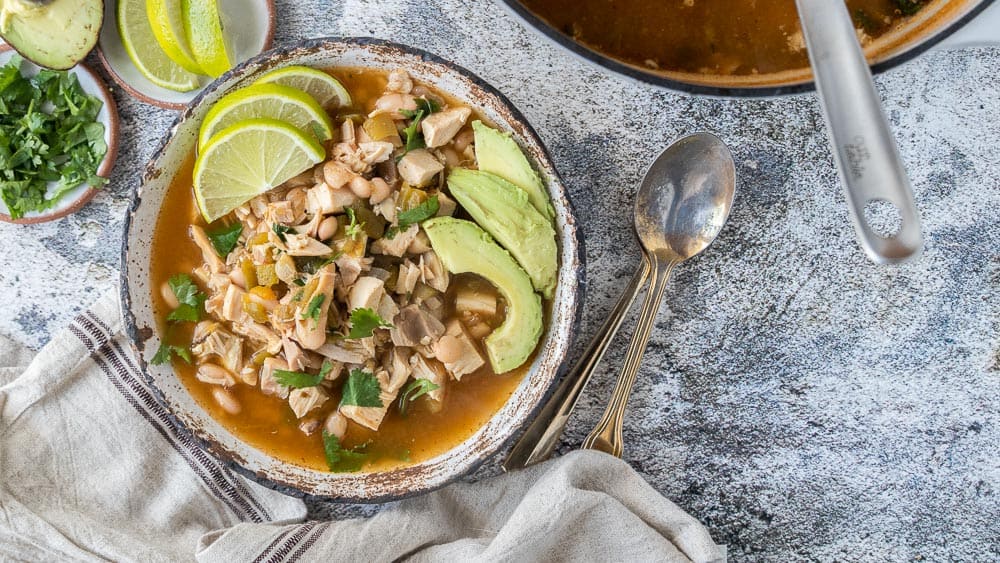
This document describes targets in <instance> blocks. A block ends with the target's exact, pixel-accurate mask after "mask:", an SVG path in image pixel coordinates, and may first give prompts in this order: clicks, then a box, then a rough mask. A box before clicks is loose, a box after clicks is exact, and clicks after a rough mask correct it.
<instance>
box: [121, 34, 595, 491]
mask: <svg viewBox="0 0 1000 563" xmlns="http://www.w3.org/2000/svg"><path fill="white" fill-rule="evenodd" d="M337 46H341V47H348V48H362V49H367V48H371V47H375V48H387V49H395V50H398V51H401V52H402V53H403V54H406V55H411V56H416V57H418V58H419V59H420V60H422V61H426V62H430V63H432V64H437V65H440V66H442V67H444V68H446V69H447V70H448V72H449V73H451V74H455V75H458V76H460V77H462V78H463V79H466V80H468V81H470V82H471V83H472V84H473V85H474V86H476V87H478V88H480V89H482V90H483V91H485V92H486V93H487V94H489V95H491V96H494V97H496V99H497V100H499V101H500V103H501V104H502V105H503V106H504V109H505V110H506V111H508V112H509V115H510V118H511V120H512V121H514V122H517V124H518V125H519V126H520V127H521V128H522V130H521V131H520V132H519V133H520V134H522V135H524V136H525V137H528V139H529V140H530V141H531V142H532V144H534V145H535V146H536V147H537V148H538V152H539V154H540V156H541V158H542V159H544V161H545V163H546V164H547V168H548V169H549V170H550V171H551V178H552V179H553V180H554V184H555V186H556V188H557V189H558V190H559V191H561V192H562V195H563V199H564V201H565V209H566V215H567V218H568V219H569V220H568V221H567V225H566V227H565V228H564V229H561V230H559V231H558V234H559V238H560V239H563V238H565V239H567V240H571V241H573V242H574V243H575V253H574V255H573V256H572V258H573V263H572V264H573V265H572V268H571V269H570V271H569V275H568V276H567V279H565V280H563V279H560V281H559V285H563V284H570V285H574V286H575V288H574V291H573V297H574V300H575V302H574V304H573V311H572V315H571V317H570V319H569V320H568V322H567V324H568V326H567V328H568V331H567V336H566V345H565V348H564V355H563V357H562V358H560V364H559V366H558V368H557V369H556V371H555V373H554V374H553V377H552V378H551V379H550V381H549V383H548V388H547V389H545V391H544V392H543V393H541V394H540V395H539V397H538V399H537V401H536V403H535V404H534V405H533V406H532V407H531V408H530V410H529V412H528V414H527V416H526V417H525V418H524V420H522V421H521V424H520V425H519V426H518V427H517V428H515V429H514V431H512V432H511V433H510V435H508V436H507V437H506V438H504V439H503V440H501V441H499V442H497V443H496V444H495V445H494V446H492V447H490V448H488V449H486V450H484V451H482V452H480V453H478V454H476V455H475V456H474V458H475V459H474V460H473V461H472V462H471V463H469V464H468V465H467V466H465V467H462V468H460V469H459V470H456V471H454V473H453V474H451V475H449V476H447V477H445V478H443V479H441V481H440V482H437V483H433V484H421V485H418V486H415V487H412V488H410V489H408V490H406V491H405V492H402V493H398V494H396V493H386V494H381V495H371V496H336V497H334V496H329V495H322V494H314V493H312V492H308V491H305V490H302V489H300V488H298V487H296V486H294V485H292V484H288V483H283V482H280V481H277V480H275V479H272V478H270V477H268V476H266V475H264V474H263V472H255V471H252V470H251V469H249V468H247V467H244V466H243V464H242V463H240V462H239V461H237V460H236V459H233V457H232V456H231V455H230V452H228V451H227V450H225V449H222V448H218V447H216V445H215V444H213V443H212V442H211V441H210V440H206V439H204V438H202V437H201V436H200V435H199V434H198V433H196V432H194V431H192V430H191V429H190V428H188V426H187V424H186V423H185V422H184V421H183V420H182V419H181V418H180V417H178V416H177V415H175V414H174V412H173V411H172V409H171V408H170V407H169V403H168V401H167V400H166V399H165V396H164V393H163V392H162V391H161V390H160V388H159V387H158V386H157V384H156V381H155V379H154V378H153V376H152V375H151V374H150V373H149V370H148V365H147V362H146V359H145V357H144V356H143V354H142V351H141V349H140V342H145V341H146V340H147V339H148V337H145V336H143V335H141V334H140V331H139V328H138V326H137V323H136V317H135V314H134V313H133V305H132V297H131V294H130V292H129V277H130V270H129V262H128V257H129V254H130V253H129V239H130V237H129V233H130V231H131V229H132V224H133V221H132V220H133V217H134V215H135V213H136V211H137V209H138V208H139V206H140V205H141V203H142V192H143V189H142V188H143V187H144V186H145V184H146V182H147V181H148V180H149V179H150V178H151V177H152V176H155V175H156V174H157V173H156V172H155V164H156V163H157V162H158V161H159V160H160V158H161V157H162V156H163V153H164V151H165V150H166V148H167V146H168V145H169V143H170V142H171V141H172V140H173V139H174V137H175V135H176V133H177V130H178V128H179V126H180V125H181V124H182V123H183V122H184V121H186V120H187V119H189V118H190V117H191V116H192V114H193V112H194V110H195V108H197V107H198V106H199V105H200V104H201V102H202V100H203V99H204V98H205V97H207V96H208V95H210V94H212V93H214V92H215V91H216V90H217V89H218V88H220V84H221V83H223V82H225V81H227V80H228V79H230V78H233V77H234V76H235V75H238V74H241V73H243V71H244V69H246V68H247V67H250V66H255V65H257V64H259V63H260V62H261V61H265V60H268V59H274V58H278V59H288V58H290V57H292V56H294V53H295V52H296V51H302V50H310V49H323V48H330V47H337ZM546 183H547V184H548V182H546ZM576 216H577V215H576V211H575V208H574V206H573V203H572V201H571V200H570V198H569V189H568V188H567V187H566V184H565V183H564V182H563V180H562V178H561V176H560V175H559V173H558V171H557V170H556V167H555V163H554V161H553V160H552V156H551V154H550V153H549V151H548V148H547V147H546V146H545V144H544V143H543V142H542V139H541V137H540V136H539V135H538V133H537V132H536V131H535V129H534V128H533V127H532V126H531V124H530V123H529V122H528V120H527V118H526V117H525V116H524V114H522V113H521V111H520V110H519V109H517V107H516V106H514V104H513V103H512V102H511V101H510V100H509V99H508V98H507V96H505V95H504V94H503V93H501V92H500V91H499V90H498V89H496V88H495V87H493V86H492V85H490V84H489V83H487V82H486V81H484V80H483V79H481V78H480V77H479V76H477V75H476V74H474V73H473V72H471V71H469V70H468V69H466V68H464V67H462V66H460V65H457V64H455V63H453V62H451V61H448V60H447V59H444V58H442V57H440V56H438V55H435V54H433V53H430V52H428V51H425V50H423V49H420V48H417V47H412V46H409V45H405V44H402V43H397V42H393V41H388V40H383V39H377V38H372V37H340V36H326V37H316V38H311V39H305V40H301V41H296V42H293V43H289V44H287V45H282V46H281V47H277V48H271V49H268V50H266V51H264V52H262V53H260V54H259V55H257V56H254V57H252V58H250V59H247V60H246V61H243V62H242V63H240V64H239V65H237V66H235V67H233V68H232V69H231V70H229V71H228V72H226V73H225V74H223V75H222V76H220V77H219V78H217V79H216V80H214V81H213V82H212V83H210V84H208V85H207V86H205V88H204V89H203V90H202V91H201V92H200V93H199V94H198V95H197V96H196V97H195V98H194V99H192V100H191V102H190V103H189V104H188V105H187V106H186V107H185V108H184V109H183V110H182V111H181V112H180V113H179V114H178V115H177V117H176V118H175V119H174V122H173V123H172V124H171V125H170V127H169V128H168V130H167V134H166V135H165V136H164V137H163V140H162V141H161V142H160V144H159V146H158V147H157V149H156V150H155V151H153V153H152V154H151V155H150V157H149V160H148V162H147V164H146V166H145V168H144V170H143V173H142V178H141V182H140V185H139V187H138V188H137V189H136V190H134V191H133V192H132V194H131V196H130V200H129V206H128V209H127V210H126V214H125V218H124V221H123V225H122V246H121V253H120V258H119V259H120V261H121V267H120V268H119V299H120V303H121V311H122V319H123V323H124V328H125V333H126V335H127V336H128V344H129V346H130V348H131V350H132V352H133V354H134V355H135V358H136V361H137V364H138V366H139V368H140V369H139V371H140V372H141V375H142V378H143V380H144V381H145V383H146V384H147V385H148V386H149V388H150V391H151V392H152V394H153V396H154V397H155V399H156V401H157V402H159V403H160V405H161V406H163V407H164V410H165V413H166V416H167V418H168V419H169V420H170V421H171V422H173V423H175V424H176V427H177V429H178V432H180V433H182V434H183V435H184V436H185V437H186V438H189V439H191V440H192V443H194V444H196V445H197V447H199V448H201V449H202V450H204V451H206V452H207V453H209V454H210V455H212V456H213V457H214V458H216V459H217V460H219V461H220V462H222V463H223V464H224V465H225V466H226V467H227V468H229V469H231V470H232V471H234V472H236V473H237V474H239V475H242V476H244V477H246V478H248V479H250V480H252V481H254V482H256V483H258V484H260V485H263V486H265V487H267V488H269V489H272V490H275V491H278V492H280V493H283V494H286V495H288V496H292V497H296V498H301V499H315V500H323V501H332V502H337V503H351V504H378V503H385V502H391V501H397V500H402V499H405V498H411V497H414V496H419V495H422V494H426V493H429V492H431V491H434V490H437V489H440V488H443V487H445V486H447V485H450V484H452V483H454V482H455V481H458V480H459V479H461V478H463V477H465V476H467V475H470V474H472V473H474V472H475V471H476V470H477V469H479V468H480V467H481V466H482V465H483V464H484V463H486V461H488V460H489V459H491V458H492V457H493V456H495V455H496V454H497V453H498V452H500V451H502V450H504V449H506V448H507V447H509V445H510V444H511V442H512V441H513V440H514V439H515V438H516V437H518V436H519V435H520V434H521V432H522V431H523V429H524V427H525V426H527V425H528V424H530V422H531V421H532V420H533V419H534V418H535V416H537V415H538V412H539V411H540V410H541V408H542V406H543V405H544V404H545V401H546V400H547V399H548V398H549V397H550V396H551V395H552V393H553V392H554V390H555V387H556V386H557V385H558V383H559V381H560V380H561V379H562V377H563V375H564V374H565V372H566V370H567V369H568V367H569V366H568V364H567V361H566V360H567V357H568V356H569V354H570V352H571V351H572V348H573V343H574V341H575V337H576V335H577V333H578V329H579V327H580V324H581V320H582V315H583V303H584V300H585V298H586V290H587V282H586V252H585V247H584V245H585V241H584V237H583V231H582V230H581V229H580V228H579V226H578V224H577V222H576ZM557 229H558V227H557ZM562 269H563V265H562V264H560V270H562ZM544 342H545V340H542V341H540V342H539V346H542V345H543V344H544ZM529 373H530V372H529ZM525 377H528V374H526V375H525ZM494 416H496V415H494ZM237 439H238V438H237ZM240 441H241V442H243V441H242V440H240ZM243 443H244V444H245V445H246V446H247V447H248V448H251V449H254V450H259V448H256V447H254V446H252V445H250V444H247V443H246V442H243ZM463 443H464V441H463ZM456 447H459V446H456ZM453 449H454V448H452V450H453ZM452 450H448V451H452ZM440 455H443V454H440ZM283 463H287V462H283ZM406 467H413V466H406ZM404 468H405V467H404ZM391 471H394V470H389V471H388V472H391ZM374 473H379V472H374Z"/></svg>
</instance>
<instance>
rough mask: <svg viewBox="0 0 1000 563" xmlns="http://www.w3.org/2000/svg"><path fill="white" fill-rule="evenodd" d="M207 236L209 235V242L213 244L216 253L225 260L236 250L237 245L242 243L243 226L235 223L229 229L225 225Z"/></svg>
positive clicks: (209, 232)
mask: <svg viewBox="0 0 1000 563" xmlns="http://www.w3.org/2000/svg"><path fill="white" fill-rule="evenodd" d="M205 234H206V235H208V240H209V241H211V242H212V246H213V247H214V248H215V252H216V253H218V255H219V256H221V257H222V258H225V257H226V256H229V253H230V252H232V251H233V249H234V248H236V243H238V242H239V241H240V235H242V234H243V225H242V224H240V223H233V224H232V225H229V226H228V227H227V226H225V225H223V226H222V227H221V228H219V229H216V230H213V231H206V232H205Z"/></svg>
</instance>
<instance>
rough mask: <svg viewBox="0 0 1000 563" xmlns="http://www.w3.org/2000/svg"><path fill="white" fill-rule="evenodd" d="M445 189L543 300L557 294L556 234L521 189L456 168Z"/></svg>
mask: <svg viewBox="0 0 1000 563" xmlns="http://www.w3.org/2000/svg"><path fill="white" fill-rule="evenodd" d="M448 189H449V190H451V195H453V196H455V199H457V200H458V202H459V203H461V204H462V207H463V208H465V210H466V211H468V212H469V215H472V218H473V219H475V220H476V222H477V223H479V225H480V226H481V227H482V228H484V229H486V231H487V232H488V233H490V234H491V235H493V238H495V239H496V240H497V242H499V243H500V244H501V246H503V247H504V248H506V249H507V250H508V251H510V253H511V254H512V255H513V256H514V258H516V259H517V261H518V262H519V263H520V264H521V267H523V268H524V271H525V272H527V273H528V277H530V278H531V284H532V285H533V286H535V289H536V290H537V291H539V292H541V294H542V295H543V296H544V297H545V298H546V299H552V295H553V294H554V293H555V291H556V271H557V270H558V269H559V264H558V261H557V258H556V254H557V251H556V232H555V230H554V229H553V228H552V222H551V221H549V220H548V218H546V217H543V216H542V214H541V213H539V212H538V211H537V210H536V209H535V208H534V207H532V206H531V203H530V202H529V201H528V194H526V193H524V190H522V189H521V188H519V187H517V186H515V185H514V184H511V183H510V182H508V181H507V180H504V179H503V178H501V177H500V176H497V175H496V174H490V173H489V172H483V171H479V170H468V169H465V168H455V169H454V170H452V171H451V174H449V175H448Z"/></svg>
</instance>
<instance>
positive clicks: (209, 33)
mask: <svg viewBox="0 0 1000 563" xmlns="http://www.w3.org/2000/svg"><path fill="white" fill-rule="evenodd" d="M181 7H182V11H183V13H184V29H185V31H187V38H188V44H189V45H190V46H191V52H192V54H194V60H195V61H197V62H198V66H200V67H201V69H202V70H203V71H205V73H207V74H208V75H209V76H211V77H213V78H214V77H218V76H221V75H222V74H223V73H224V72H226V71H227V70H229V69H230V68H232V66H233V65H232V63H231V62H230V61H231V60H232V57H230V56H229V47H228V45H227V44H226V36H225V35H224V34H223V33H222V19H221V17H220V15H219V4H218V3H217V2H216V0H182V1H181Z"/></svg>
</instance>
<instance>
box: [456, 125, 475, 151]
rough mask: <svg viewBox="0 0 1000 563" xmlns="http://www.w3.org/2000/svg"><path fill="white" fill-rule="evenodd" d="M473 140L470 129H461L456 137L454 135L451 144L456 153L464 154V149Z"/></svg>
mask: <svg viewBox="0 0 1000 563" xmlns="http://www.w3.org/2000/svg"><path fill="white" fill-rule="evenodd" d="M475 138H476V137H475V133H474V132H473V131H472V129H463V130H462V131H460V132H459V133H458V135H455V140H454V141H452V144H453V145H454V147H455V150H456V151H458V152H464V151H465V148H466V147H468V146H469V145H471V144H472V141H473V140H475Z"/></svg>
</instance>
